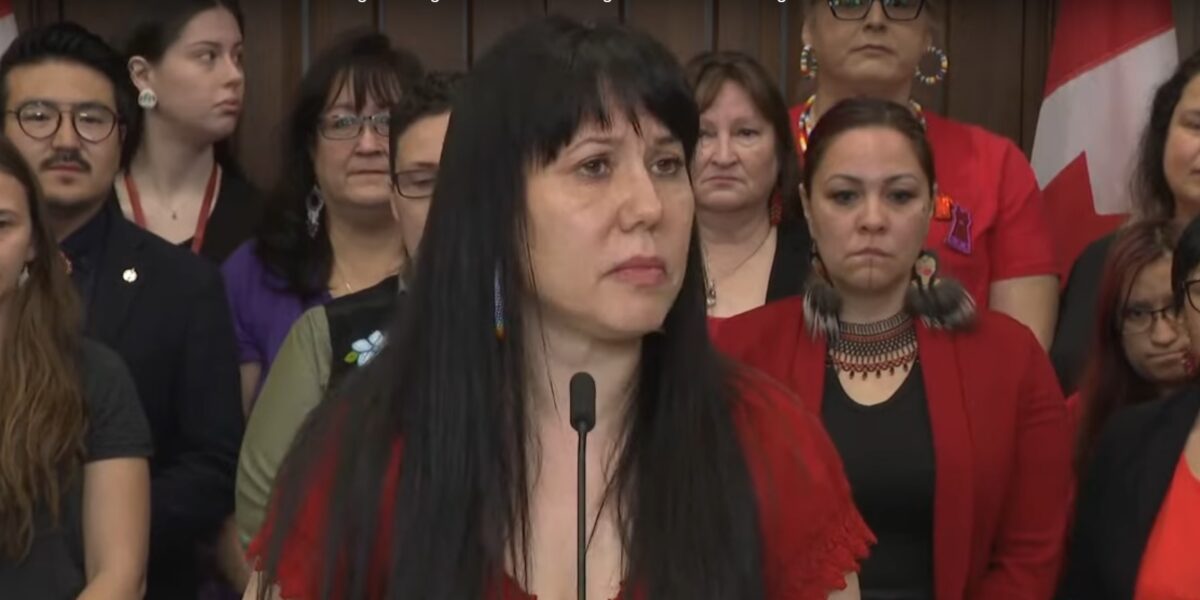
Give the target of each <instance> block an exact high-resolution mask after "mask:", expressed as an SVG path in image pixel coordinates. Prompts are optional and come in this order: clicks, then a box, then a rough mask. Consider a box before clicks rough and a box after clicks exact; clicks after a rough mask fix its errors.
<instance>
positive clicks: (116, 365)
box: [79, 338, 128, 388]
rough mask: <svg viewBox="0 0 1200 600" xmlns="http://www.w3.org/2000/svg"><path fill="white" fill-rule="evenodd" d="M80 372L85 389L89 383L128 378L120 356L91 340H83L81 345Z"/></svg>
mask: <svg viewBox="0 0 1200 600" xmlns="http://www.w3.org/2000/svg"><path fill="white" fill-rule="evenodd" d="M79 371H80V374H81V375H82V378H83V381H84V386H85V388H86V387H87V385H88V383H91V382H97V381H104V380H107V379H110V378H112V377H114V376H126V374H127V373H128V370H127V367H126V365H125V361H124V360H122V359H121V356H120V355H118V354H117V353H116V352H115V351H114V350H112V349H111V348H109V347H108V346H105V345H104V344H101V343H100V342H97V341H95V340H92V339H90V338H83V339H82V340H81V341H80V343H79Z"/></svg>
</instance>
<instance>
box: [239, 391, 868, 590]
mask: <svg viewBox="0 0 1200 600" xmlns="http://www.w3.org/2000/svg"><path fill="white" fill-rule="evenodd" d="M748 379H751V380H752V381H748V382H747V384H746V385H744V386H742V388H743V393H744V396H743V397H742V399H741V400H740V401H739V402H738V403H737V404H736V405H735V407H734V412H733V414H734V419H735V423H736V426H737V428H738V431H739V432H740V438H741V440H742V445H743V448H744V449H745V455H746V461H747V463H748V465H749V468H750V472H751V476H752V479H753V480H754V484H755V489H756V492H757V496H758V500H759V501H758V513H759V522H760V525H761V531H762V536H763V548H764V553H763V568H764V581H765V584H766V589H767V599H768V600H824V599H825V598H826V597H827V596H828V595H829V593H830V592H832V591H834V590H839V589H842V588H843V587H844V580H845V575H846V574H847V573H851V572H857V571H858V561H859V560H861V559H862V558H864V557H865V556H866V553H867V549H868V547H869V545H870V544H873V543H874V541H875V540H874V537H873V536H872V535H871V532H870V531H869V530H868V529H867V526H866V525H865V524H864V523H863V521H862V518H861V517H860V516H859V514H858V511H857V509H855V507H854V503H853V500H852V499H851V496H850V488H849V485H848V484H847V482H846V478H845V475H844V473H843V472H842V463H841V459H839V458H838V455H837V452H836V450H834V447H833V444H832V443H831V442H830V441H829V438H828V436H826V434H825V430H824V428H823V427H822V425H821V423H820V421H819V420H818V419H817V418H816V417H815V416H814V415H812V414H811V413H810V412H809V411H808V410H807V409H806V408H804V407H803V406H801V405H800V404H799V403H798V402H797V401H796V400H795V399H794V398H793V397H792V396H791V395H790V394H788V393H787V392H786V391H783V389H782V388H780V387H779V386H778V385H777V384H774V383H771V382H769V381H767V380H766V379H765V378H763V377H761V376H759V375H750V376H748ZM395 448H396V449H395V452H394V455H393V457H392V462H393V463H394V464H395V468H394V469H391V470H390V471H389V477H388V479H387V480H386V481H385V482H384V490H385V492H384V493H385V498H386V501H385V502H387V503H390V502H392V501H393V499H394V498H393V496H394V494H395V492H396V487H397V484H398V481H399V471H400V469H401V468H402V466H403V465H402V460H401V450H400V444H399V443H397V444H396V446H395ZM331 454H332V453H331ZM334 463H335V460H334V457H333V456H330V458H329V459H328V463H327V465H328V467H329V468H328V469H326V468H322V469H321V471H320V472H319V473H318V474H317V475H316V476H315V477H314V479H315V484H314V485H313V486H312V487H311V488H310V491H309V493H308V495H307V497H306V498H305V500H304V504H303V506H302V508H301V510H300V512H299V516H298V517H297V519H296V522H295V523H294V524H293V525H292V527H291V532H290V534H289V535H290V537H289V539H288V544H287V545H286V547H285V549H284V553H283V558H282V561H281V564H280V567H279V573H278V577H277V579H278V584H279V587H280V591H281V594H282V597H283V598H286V599H289V600H290V599H308V598H313V597H315V595H316V593H317V590H318V587H317V586H318V581H317V580H316V578H317V577H318V575H317V574H318V571H319V568H318V566H319V565H321V564H324V563H323V560H324V559H323V557H321V556H320V548H321V547H322V541H323V540H322V535H323V524H324V522H325V519H324V516H325V513H326V510H327V508H328V496H327V493H326V492H327V490H328V488H329V484H328V481H329V479H330V478H331V477H332V474H333V473H332V468H333V465H334ZM386 506H387V504H386V503H385V504H383V505H382V506H381V515H382V517H383V519H384V522H383V523H381V525H380V526H379V528H378V531H390V530H391V526H390V525H389V524H388V522H387V521H388V520H389V518H390V515H391V511H390V508H389V509H384V508H383V507H386ZM272 521H273V518H272V516H268V518H267V522H266V525H264V527H263V530H262V531H261V532H260V533H259V536H258V537H257V538H256V539H255V540H254V541H253V542H252V543H251V545H250V549H249V555H250V558H251V560H252V561H256V560H258V559H259V558H261V557H262V554H263V544H264V542H265V540H266V539H268V537H269V535H270V529H271V527H272V526H273V523H272ZM380 548H381V554H385V553H386V549H385V548H386V545H384V544H381V545H380ZM377 558H378V559H379V560H378V561H377V562H376V564H380V565H386V564H387V563H386V560H385V559H386V556H380V557H377ZM500 578H501V580H500V582H499V589H500V592H499V598H497V599H494V600H536V597H535V596H531V595H529V594H526V593H525V592H524V591H522V590H521V588H520V586H519V585H518V584H517V583H516V582H515V581H513V580H512V579H511V578H509V577H506V576H504V575H500ZM380 595H381V594H380ZM625 597H633V598H636V597H638V594H637V593H636V591H635V592H634V593H632V594H626V593H625V592H622V593H621V595H620V596H618V599H615V600H620V599H621V598H625Z"/></svg>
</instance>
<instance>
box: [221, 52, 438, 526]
mask: <svg viewBox="0 0 1200 600" xmlns="http://www.w3.org/2000/svg"><path fill="white" fill-rule="evenodd" d="M459 78H460V76H459V75H457V74H442V73H431V74H429V75H427V76H426V77H425V78H423V79H422V80H421V81H420V82H419V83H418V84H417V85H416V86H415V87H414V88H413V89H412V92H411V93H409V94H408V95H406V96H405V97H404V98H402V99H401V101H400V103H399V104H397V105H396V106H393V107H392V111H391V115H392V124H391V133H390V138H391V141H390V147H391V156H392V164H393V165H394V167H395V171H394V179H395V186H396V194H394V195H393V196H392V207H393V209H394V215H395V217H396V226H397V227H399V229H400V230H401V232H402V234H403V237H404V247H405V251H406V252H407V255H408V256H416V253H417V247H418V245H419V244H420V242H421V235H422V232H423V230H424V227H425V215H426V214H427V213H428V212H429V201H430V199H431V198H432V196H433V187H434V182H435V181H436V179H437V171H438V164H439V162H440V160H441V155H442V142H443V140H444V139H445V137H446V127H447V125H448V124H449V121H450V102H451V96H452V94H453V89H454V87H455V86H457V84H458V80H459ZM407 276H408V273H407V272H405V273H401V274H399V275H394V276H391V277H388V278H386V279H384V280H383V281H382V282H380V283H379V284H378V285H375V286H374V287H370V288H367V289H365V290H362V291H359V292H355V293H353V294H349V295H346V296H342V297H340V298H336V299H334V300H332V301H330V302H329V303H328V304H326V305H324V306H317V307H314V308H311V309H309V310H308V311H307V312H305V313H304V315H303V316H301V317H300V320H299V321H297V322H296V324H295V325H294V326H293V327H292V330H291V333H289V334H288V337H287V339H286V340H284V342H283V346H282V347H280V349H279V354H278V356H277V357H276V359H275V363H274V364H273V365H271V370H270V372H269V373H268V375H267V378H266V381H265V382H264V383H263V389H262V393H261V394H259V396H258V400H257V401H256V402H255V404H254V412H253V413H251V415H250V420H249V422H248V423H247V425H246V436H245V438H244V440H243V442H242V450H241V457H240V458H239V460H238V476H237V497H236V498H237V502H236V517H237V523H238V531H239V533H240V534H241V536H242V541H243V542H249V541H250V539H251V538H252V537H253V536H254V535H255V534H256V533H257V532H258V528H259V527H260V526H261V525H262V519H263V515H264V514H265V512H266V508H267V502H268V501H269V499H270V495H271V488H272V486H273V485H274V482H275V474H276V472H277V471H278V470H279V465H280V464H281V463H282V462H283V459H284V457H285V456H286V455H287V451H288V449H289V448H290V447H291V446H292V440H293V439H294V438H295V436H296V432H297V431H298V430H299V429H300V426H301V424H303V423H304V420H305V419H306V418H307V417H308V414H309V413H310V412H311V411H312V410H313V408H315V407H316V406H317V404H318V403H320V401H321V399H322V398H324V397H325V396H326V394H327V393H328V392H329V391H330V390H332V389H334V388H335V387H337V385H338V383H339V382H340V381H341V380H342V379H344V378H345V377H346V376H348V375H350V374H351V373H353V372H354V371H356V370H358V368H359V367H362V366H365V365H366V364H367V363H369V362H370V361H371V360H372V359H373V358H374V357H375V356H376V355H377V354H378V353H379V352H380V351H381V350H382V349H383V344H384V332H386V331H387V330H388V324H389V323H390V322H391V321H392V320H393V318H394V316H395V314H396V309H397V307H398V306H399V304H400V302H401V299H402V298H403V295H404V294H405V292H406V291H407V285H406V283H405V280H406V279H407Z"/></svg>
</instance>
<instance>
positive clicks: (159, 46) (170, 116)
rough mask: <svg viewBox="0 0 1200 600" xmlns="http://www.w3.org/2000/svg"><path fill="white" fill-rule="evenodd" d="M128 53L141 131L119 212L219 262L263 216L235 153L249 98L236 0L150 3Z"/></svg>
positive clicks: (121, 179) (119, 186)
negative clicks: (140, 113)
mask: <svg viewBox="0 0 1200 600" xmlns="http://www.w3.org/2000/svg"><path fill="white" fill-rule="evenodd" d="M125 54H126V56H127V57H128V61H129V73H130V77H131V78H132V80H133V83H134V85H135V86H136V87H137V88H138V90H139V95H138V105H139V106H140V107H141V109H142V111H143V119H142V126H143V129H142V135H141V141H140V143H139V145H138V148H137V151H136V153H135V154H134V156H133V161H132V162H131V163H130V165H129V168H128V169H127V170H126V171H125V172H124V173H122V174H118V175H117V179H116V182H115V185H114V187H115V189H116V193H117V198H118V200H119V201H120V204H121V210H122V211H123V212H124V213H125V216H126V218H128V219H129V220H131V221H133V222H135V223H137V224H138V225H139V226H140V227H142V228H144V229H146V230H148V231H150V232H152V233H154V234H156V235H158V236H159V237H161V238H163V239H165V240H167V241H169V242H171V243H174V244H179V245H182V246H184V247H186V248H188V249H190V250H191V251H192V252H195V253H197V254H200V255H201V256H204V257H205V258H208V259H209V260H212V261H213V262H215V263H218V264H220V263H221V262H223V261H224V260H225V259H226V258H227V257H228V256H229V254H230V253H232V252H233V251H234V249H236V248H237V247H238V246H239V245H241V244H242V242H245V241H246V240H247V239H249V238H250V236H251V235H252V234H253V233H254V227H255V225H256V224H257V223H258V219H259V217H260V214H261V212H262V207H261V202H260V200H259V195H258V192H257V191H256V190H255V189H254V188H253V186H251V185H250V182H249V181H247V180H246V178H245V176H244V175H243V174H242V172H241V169H240V168H239V167H238V165H237V164H236V163H235V162H234V160H233V157H232V156H230V154H229V148H228V144H229V137H230V136H231V135H233V132H234V129H235V128H236V127H237V124H238V117H239V116H240V115H241V112H242V100H243V96H244V95H245V82H246V78H245V74H244V72H243V70H242V12H241V9H240V8H239V7H238V3H237V1H236V0H156V1H155V2H148V3H145V4H144V6H143V7H142V9H141V10H140V11H139V13H138V15H137V22H136V24H135V25H134V27H133V29H132V30H131V31H130V32H129V34H128V37H127V40H126V44H125Z"/></svg>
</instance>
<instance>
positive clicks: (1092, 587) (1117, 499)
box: [1058, 387, 1200, 600]
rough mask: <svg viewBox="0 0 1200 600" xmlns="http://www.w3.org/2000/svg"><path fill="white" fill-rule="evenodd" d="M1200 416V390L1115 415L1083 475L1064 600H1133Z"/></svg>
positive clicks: (1063, 594)
mask: <svg viewBox="0 0 1200 600" xmlns="http://www.w3.org/2000/svg"><path fill="white" fill-rule="evenodd" d="M1198 414H1200V389H1197V388H1195V387H1191V388H1185V389H1183V390H1180V391H1178V392H1176V393H1175V394H1172V395H1171V396H1170V397H1168V398H1166V399H1163V400H1154V401H1150V402H1146V403H1143V404H1135V405H1133V406H1130V407H1128V408H1125V409H1124V410H1122V411H1120V412H1118V413H1117V414H1115V415H1113V417H1112V418H1111V419H1109V421H1108V425H1107V426H1106V427H1105V429H1104V432H1103V433H1101V434H1100V438H1099V440H1098V441H1097V443H1096V454H1095V458H1093V459H1092V463H1091V464H1090V465H1088V467H1087V468H1086V469H1085V474H1084V477H1083V484H1082V485H1081V486H1080V488H1079V496H1078V498H1079V499H1078V502H1077V504H1076V505H1075V524H1074V527H1073V533H1072V537H1071V540H1070V542H1069V543H1068V544H1067V554H1066V556H1067V573H1066V576H1065V578H1064V580H1063V588H1062V591H1061V593H1060V594H1059V596H1058V597H1059V598H1060V599H1062V600H1118V599H1120V600H1128V599H1129V598H1133V594H1134V589H1135V586H1136V585H1137V579H1138V574H1139V571H1140V569H1141V565H1142V554H1143V553H1144V552H1145V550H1146V544H1147V543H1148V542H1149V541H1150V532H1151V530H1153V528H1154V522H1155V520H1156V519H1157V518H1158V511H1159V509H1160V508H1161V507H1162V503H1163V500H1165V499H1166V496H1167V490H1168V489H1169V488H1170V487H1171V479H1172V477H1174V475H1175V468H1176V467H1177V466H1178V464H1179V457H1180V455H1181V454H1183V448H1184V446H1185V445H1186V444H1187V439H1188V435H1190V434H1191V431H1192V427H1193V426H1195V424H1196V417H1197V415H1198Z"/></svg>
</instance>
